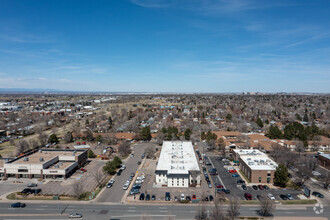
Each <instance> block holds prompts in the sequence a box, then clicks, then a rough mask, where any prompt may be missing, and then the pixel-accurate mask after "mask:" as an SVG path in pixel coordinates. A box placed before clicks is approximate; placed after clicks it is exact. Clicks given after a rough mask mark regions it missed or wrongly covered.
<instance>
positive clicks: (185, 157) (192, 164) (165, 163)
mask: <svg viewBox="0 0 330 220" xmlns="http://www.w3.org/2000/svg"><path fill="white" fill-rule="evenodd" d="M199 170H200V169H199V166H198V163H197V159H196V155H195V152H194V147H193V145H192V143H191V142H190V141H164V142H163V147H162V151H161V153H160V157H159V161H158V165H157V169H156V171H167V174H188V173H189V171H199Z"/></svg>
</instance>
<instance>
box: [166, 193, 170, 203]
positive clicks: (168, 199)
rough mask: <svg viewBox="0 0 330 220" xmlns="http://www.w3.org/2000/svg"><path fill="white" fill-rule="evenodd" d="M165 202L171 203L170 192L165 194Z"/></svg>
mask: <svg viewBox="0 0 330 220" xmlns="http://www.w3.org/2000/svg"><path fill="white" fill-rule="evenodd" d="M165 201H171V194H170V193H169V192H166V193H165Z"/></svg>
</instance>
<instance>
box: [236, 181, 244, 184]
mask: <svg viewBox="0 0 330 220" xmlns="http://www.w3.org/2000/svg"><path fill="white" fill-rule="evenodd" d="M237 184H245V181H244V180H237Z"/></svg>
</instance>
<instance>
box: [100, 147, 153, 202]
mask: <svg viewBox="0 0 330 220" xmlns="http://www.w3.org/2000/svg"><path fill="white" fill-rule="evenodd" d="M149 144H150V143H139V144H135V145H134V146H133V147H134V149H133V154H134V157H129V158H128V159H127V160H126V161H125V163H124V164H125V165H126V169H125V170H124V171H123V172H122V173H121V175H120V176H117V175H115V177H114V179H115V183H114V184H113V186H112V187H111V188H106V189H105V190H104V191H103V193H102V194H101V195H100V196H99V197H98V199H97V202H120V201H121V200H122V197H123V195H124V193H125V192H126V191H125V190H123V186H124V184H125V183H126V181H127V180H128V178H129V176H130V175H131V173H136V171H137V169H138V167H139V165H137V162H138V161H142V160H141V154H142V153H143V152H144V149H145V148H146V147H147V146H149ZM131 184H132V183H131Z"/></svg>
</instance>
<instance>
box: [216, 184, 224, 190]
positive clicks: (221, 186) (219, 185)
mask: <svg viewBox="0 0 330 220" xmlns="http://www.w3.org/2000/svg"><path fill="white" fill-rule="evenodd" d="M215 187H216V188H218V189H219V188H221V189H222V188H223V185H221V184H217V185H215Z"/></svg>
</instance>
